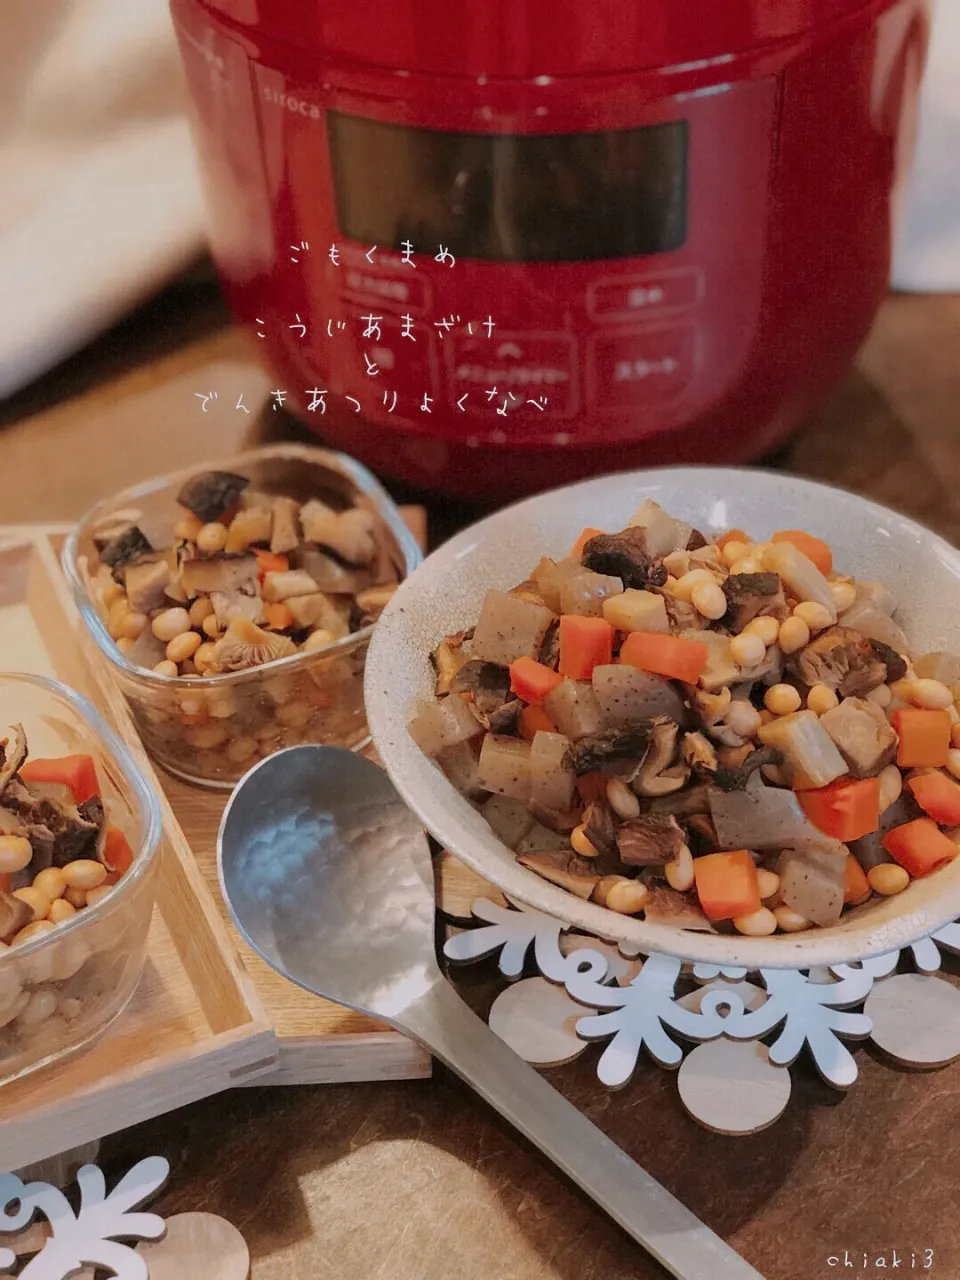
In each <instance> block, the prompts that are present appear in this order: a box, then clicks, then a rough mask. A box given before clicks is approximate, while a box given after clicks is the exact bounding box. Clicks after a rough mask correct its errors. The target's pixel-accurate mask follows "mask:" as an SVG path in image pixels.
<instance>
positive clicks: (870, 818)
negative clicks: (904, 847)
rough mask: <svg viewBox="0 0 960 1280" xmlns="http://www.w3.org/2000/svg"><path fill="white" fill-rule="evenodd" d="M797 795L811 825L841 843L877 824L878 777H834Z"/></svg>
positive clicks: (866, 833)
mask: <svg viewBox="0 0 960 1280" xmlns="http://www.w3.org/2000/svg"><path fill="white" fill-rule="evenodd" d="M958 791H960V788H958ZM797 799H798V800H799V801H800V807H801V809H802V810H803V811H804V813H805V814H806V815H807V817H808V818H809V819H810V821H811V822H812V823H813V824H814V826H816V827H819V828H820V830H821V831H823V832H825V833H826V835H828V836H833V838H834V839H835V840H842V841H843V842H844V843H845V844H846V843H847V841H849V840H859V839H860V837H861V836H865V835H868V834H869V833H870V832H871V831H876V830H877V828H878V827H879V826H880V780H879V778H860V779H858V778H838V779H837V780H836V782H830V783H828V784H827V786H825V787H817V788H816V789H815V790H812V791H798V792H797Z"/></svg>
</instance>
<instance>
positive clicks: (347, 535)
mask: <svg viewBox="0 0 960 1280" xmlns="http://www.w3.org/2000/svg"><path fill="white" fill-rule="evenodd" d="M178 501H179V503H180V507H181V509H182V516H181V519H180V520H179V521H178V522H176V523H175V524H174V525H173V527H172V528H171V529H170V530H169V532H168V534H167V537H166V538H165V539H163V540H162V541H161V542H160V545H154V543H153V542H152V541H151V540H150V538H148V536H147V535H146V534H145V533H144V531H143V530H142V529H141V528H140V527H139V526H138V525H137V524H136V523H134V522H132V521H131V520H130V519H126V520H124V519H122V518H116V517H115V518H112V519H111V520H110V522H109V523H108V525H107V526H106V527H105V528H103V529H100V530H98V531H97V533H96V534H95V540H96V543H97V549H98V552H99V557H100V565H99V569H98V573H97V576H96V578H95V582H94V585H95V588H96V590H97V595H98V598H99V600H100V602H101V605H102V606H103V608H104V610H105V611H107V625H108V629H109V631H110V635H111V637H112V638H113V640H114V642H115V643H116V645H117V647H118V648H119V649H120V651H121V652H122V653H123V654H124V655H125V656H126V657H127V658H128V659H129V660H130V661H131V662H133V663H135V664H136V665H137V666H140V667H144V668H146V669H147V670H152V671H155V672H156V673H157V674H158V675H164V676H195V675H200V676H213V675H220V674H223V673H225V672H229V671H242V670H245V669H247V668H251V667H257V666H262V665H264V664H266V663H268V662H275V661H276V660H277V659H279V658H286V657H289V656H290V655H291V654H294V653H297V652H299V651H314V650H320V649H327V648H329V647H330V646H331V645H333V644H336V643H337V641H338V640H342V639H343V638H344V637H345V636H347V635H349V634H350V633H351V632H353V631H358V630H360V629H361V628H363V627H365V626H367V625H368V624H369V623H371V622H373V621H375V620H376V618H377V617H378V616H379V614H380V612H381V611H382V609H383V607H384V605H385V604H386V603H387V601H388V600H389V599H390V596H391V595H392V594H393V592H394V591H395V590H396V587H397V569H396V565H395V563H394V560H393V558H392V555H391V552H390V548H389V545H388V542H387V539H386V536H385V531H384V529H383V527H382V522H381V520H380V518H379V517H378V516H377V515H376V514H375V513H374V512H373V511H371V510H367V509H364V508H361V507H351V508H348V509H347V510H345V511H335V510H334V509H333V508H331V507H329V506H327V505H326V503H324V502H321V501H320V500H319V499H318V498H312V499H310V500H309V501H308V502H304V503H302V504H301V503H299V502H297V501H296V500H295V499H293V498H291V497H287V496H283V495H280V496H277V495H272V494H266V493H261V492H258V491H257V490H254V489H251V488H250V482H249V481H248V480H247V479H246V478H245V477H243V476H239V475H234V474H232V473H231V472H228V471H205V472H202V473H201V474H199V475H197V476H195V477H194V478H193V479H191V480H190V481H188V483H187V484H185V485H184V486H183V488H182V490H181V491H180V494H179V496H178ZM154 536H156V535H154Z"/></svg>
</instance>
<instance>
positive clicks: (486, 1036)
mask: <svg viewBox="0 0 960 1280" xmlns="http://www.w3.org/2000/svg"><path fill="white" fill-rule="evenodd" d="M401 1030H404V1031H406V1032H407V1033H408V1034H410V1035H412V1036H413V1037H414V1038H415V1039H417V1040H419V1041H420V1042H421V1043H422V1044H423V1045H424V1046H425V1047H426V1048H427V1049H429V1050H430V1051H431V1052H432V1053H433V1054H434V1056H435V1057H437V1058H439V1059H440V1061H441V1062H443V1063H444V1064H445V1065H446V1066H448V1067H449V1068H450V1069H451V1070H452V1071H455V1072H456V1073H457V1075H459V1076H460V1077H462V1079H464V1080H465V1081H466V1082H467V1084H469V1085H470V1086H471V1088H473V1089H475V1090H476V1092H477V1093H478V1094H479V1095H480V1097H481V1098H483V1099H484V1101H485V1102H488V1103H489V1104H490V1106H492V1107H494V1108H495V1109H496V1110H497V1111H499V1112H500V1114H501V1115H502V1116H504V1117H505V1118H506V1119H507V1120H509V1121H510V1123H511V1124H512V1125H514V1126H515V1127H516V1128H517V1129H519V1130H520V1132H521V1133H522V1134H523V1135H524V1136H525V1137H526V1138H528V1139H529V1140H530V1141H531V1142H532V1143H534V1144H535V1145H536V1146H538V1147H539V1148H540V1150H541V1151H542V1152H543V1153H544V1154H545V1155H547V1156H549V1157H550V1159H551V1160H552V1161H553V1162H554V1164H556V1165H557V1167H558V1168H560V1169H562V1170H563V1172H564V1173H565V1174H567V1176H568V1177H569V1178H570V1179H571V1180H572V1181H573V1182H575V1183H577V1185H578V1186H579V1187H581V1188H582V1190H583V1191H585V1192H586V1193H587V1195H589V1196H590V1197H591V1198H592V1199H593V1200H595V1201H596V1202H597V1204H598V1205H600V1207H601V1208H602V1209H604V1210H605V1211H606V1212H607V1213H608V1214H609V1215H610V1217H611V1218H613V1220H614V1221H615V1222H617V1223H619V1225H620V1226H621V1227H623V1229H624V1230H625V1231H626V1232H628V1233H629V1234H630V1235H631V1236H632V1237H633V1238H634V1240H636V1241H637V1242H638V1243H639V1244H641V1245H643V1247H644V1249H646V1250H647V1252H648V1253H650V1254H652V1255H653V1257H654V1258H656V1259H657V1261H658V1262H660V1263H661V1264H662V1265H663V1266H664V1267H665V1268H666V1269H667V1271H669V1272H670V1274H671V1275H674V1276H678V1277H680V1280H717V1277H718V1276H723V1280H763V1277H762V1276H761V1275H760V1272H759V1271H755V1270H754V1269H753V1267H751V1266H749V1265H748V1264H747V1263H746V1262H745V1261H744V1260H743V1258H741V1257H740V1255H739V1254H737V1253H735V1252H734V1250H733V1249H731V1248H730V1246H729V1245H727V1244H725V1243H724V1242H723V1241H722V1240H721V1239H720V1237H719V1236H716V1235H714V1233H713V1232H712V1231H711V1230H710V1229H709V1228H708V1227H706V1226H705V1225H704V1224H703V1223H702V1222H701V1221H700V1220H699V1218H697V1217H696V1216H695V1215H694V1214H692V1213H691V1212H690V1210H689V1209H687V1208H686V1207H685V1206H684V1205H683V1204H681V1203H680V1201H679V1200H677V1199H676V1198H675V1197H674V1196H672V1195H671V1194H670V1192H669V1191H667V1190H666V1189H665V1188H664V1187H662V1186H661V1185H660V1184H659V1182H657V1181H656V1180H655V1179H654V1178H652V1177H651V1176H650V1174H648V1173H646V1172H645V1171H644V1170H643V1169H641V1168H640V1166H639V1165H638V1164H636V1163H635V1162H634V1161H633V1160H631V1159H630V1157H629V1156H628V1155H627V1154H626V1152H624V1151H622V1150H621V1149H620V1148H619V1147H618V1146H617V1145H616V1143H614V1142H611V1140H610V1139H609V1138H608V1137H607V1136H606V1135H605V1134H604V1133H602V1132H601V1131H600V1130H599V1129H598V1128H597V1127H596V1125H594V1124H593V1123H592V1122H591V1121H590V1120H588V1119H587V1118H586V1116H584V1115H583V1114H582V1113H581V1112H580V1111H578V1110H577V1109H576V1107H574V1106H572V1105H571V1103H569V1102H567V1100H566V1099H565V1098H564V1097H563V1095H562V1094H560V1093H558V1092H557V1090H556V1089H554V1088H553V1087H552V1086H551V1085H550V1084H548V1083H547V1081H546V1080H544V1079H543V1078H542V1077H541V1076H540V1075H538V1074H537V1072H536V1071H534V1069H533V1068H532V1067H530V1066H528V1065H527V1063H525V1062H524V1061H523V1060H522V1059H521V1058H519V1057H518V1056H517V1055H516V1054H515V1053H514V1052H513V1050H512V1049H510V1048H509V1047H508V1046H507V1045H506V1044H505V1043H504V1042H503V1041H502V1040H501V1039H500V1038H499V1037H498V1036H497V1035H495V1034H494V1032H492V1031H491V1030H490V1028H489V1027H488V1026H487V1025H486V1024H485V1023H484V1022H482V1021H481V1019H480V1018H478V1017H477V1016H476V1014H474V1013H473V1011H472V1010H471V1009H470V1008H469V1007H468V1006H467V1005H466V1004H464V1003H463V1001H462V1000H461V999H460V997H459V996H458V995H457V993H456V991H455V990H454V989H453V987H452V986H451V985H450V984H449V983H448V982H446V981H445V980H443V979H441V980H439V981H437V982H435V983H433V985H432V986H430V987H429V988H428V989H427V991H426V992H425V993H424V994H423V995H422V996H420V998H419V999H417V1000H416V1001H415V1002H414V1003H412V1004H410V1005H408V1006H407V1008H406V1009H405V1010H404V1011H403V1015H402V1025H401Z"/></svg>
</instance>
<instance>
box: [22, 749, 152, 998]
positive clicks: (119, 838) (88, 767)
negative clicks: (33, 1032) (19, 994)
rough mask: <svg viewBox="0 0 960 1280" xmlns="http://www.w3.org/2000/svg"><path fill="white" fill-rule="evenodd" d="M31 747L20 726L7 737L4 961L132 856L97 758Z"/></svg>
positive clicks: (91, 896)
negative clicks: (103, 788)
mask: <svg viewBox="0 0 960 1280" xmlns="http://www.w3.org/2000/svg"><path fill="white" fill-rule="evenodd" d="M27 751H28V748H27V739H26V735H25V734H24V731H23V726H22V725H15V726H14V728H13V739H12V742H11V740H10V739H8V738H7V739H4V740H3V741H2V742H0V761H2V763H0V959H2V956H3V953H5V952H6V951H7V949H8V948H10V947H16V946H18V945H19V944H20V943H23V942H31V941H32V940H33V939H34V938H40V937H44V936H46V935H47V934H50V933H53V932H54V931H55V929H56V928H57V927H58V925H61V924H64V923H65V922H66V921H67V920H72V919H73V917H74V916H75V915H76V914H77V912H78V911H83V910H85V909H86V908H87V907H92V906H94V905H95V904H96V903H97V902H99V901H100V900H101V899H102V898H105V897H106V896H107V894H108V893H110V891H111V889H112V888H113V886H114V885H115V884H116V883H117V882H118V881H119V880H120V879H121V878H122V876H123V875H124V873H125V872H126V871H127V870H129V868H130V865H131V863H132V861H133V853H132V851H131V849H130V845H129V844H128V842H127V838H126V836H125V835H124V834H123V832H122V831H121V830H120V829H119V827H115V826H112V825H111V823H110V821H109V817H108V815H107V814H106V812H105V810H104V805H103V800H102V799H101V796H100V784H99V781H98V779H97V770H96V765H95V764H94V761H93V759H92V757H91V756H88V755H73V756H62V757H60V758H58V759H54V760H39V759H34V760H29V759H28V758H27ZM0 1015H2V1010H0ZM12 1016H16V1015H12Z"/></svg>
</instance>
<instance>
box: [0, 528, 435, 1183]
mask: <svg viewBox="0 0 960 1280" xmlns="http://www.w3.org/2000/svg"><path fill="white" fill-rule="evenodd" d="M422 515H423V513H422V511H421V509H420V508H407V509H404V516H405V518H406V519H407V521H408V523H409V524H410V527H411V528H412V529H413V531H414V533H415V534H416V535H417V537H418V538H419V539H421V540H422V537H423V520H422ZM17 532H18V536H19V538H20V539H21V542H22V545H24V546H27V545H30V546H32V547H34V548H35V550H34V554H35V556H36V557H38V558H39V562H40V563H43V564H44V565H46V566H48V574H47V577H48V580H49V581H48V585H49V594H50V595H51V597H52V604H51V607H52V608H53V609H55V610H56V613H57V615H58V622H57V626H58V627H59V628H60V629H62V631H63V633H64V634H71V633H72V634H73V635H77V636H78V637H79V640H80V647H81V649H82V653H83V659H81V660H80V661H79V663H78V664H75V665H80V666H82V667H83V668H84V677H83V679H85V680H86V681H87V687H89V686H90V684H91V683H92V685H93V688H94V690H95V694H94V697H93V701H95V702H96V703H97V705H98V706H100V707H101V708H102V709H103V710H104V711H105V713H106V715H107V718H108V719H109V720H110V721H111V722H112V723H113V724H114V725H115V727H116V728H117V730H118V732H119V733H120V736H121V737H122V738H123V739H124V740H125V741H126V742H127V743H128V744H130V745H131V746H133V747H134V749H135V750H136V752H137V755H138V759H139V760H140V761H141V762H144V760H145V756H144V753H143V749H142V747H141V745H140V742H139V738H138V737H137V733H136V730H135V728H134V726H133V724H132V721H131V720H130V717H129V715H128V712H127V709H126V703H125V701H124V699H123V696H122V694H121V693H120V692H119V690H118V689H117V688H116V686H115V685H114V684H113V683H112V682H111V680H110V678H109V672H108V671H107V670H106V669H105V667H104V666H103V664H102V661H99V660H98V653H97V650H96V647H95V646H94V645H93V643H92V641H90V640H89V637H88V636H87V634H86V631H85V630H84V629H83V627H82V625H81V624H80V622H79V618H78V617H77V615H76V611H75V608H74V605H73V601H72V599H71V598H70V595H69V589H68V587H67V584H66V582H65V580H64V579H63V576H62V574H61V572H60V568H59V557H60V548H61V545H62V542H63V537H64V534H65V532H66V530H65V529H64V528H63V527H56V528H53V527H37V526H32V527H29V526H27V527H21V529H20V530H19V531H17ZM3 537H4V534H3V531H2V530H0V540H2V538H3ZM25 538H26V539H27V542H23V539H25ZM49 566H52V569H50V568H49ZM11 630H13V631H16V632H17V639H16V640H15V641H12V642H11V644H12V647H11V649H10V650H9V651H7V652H3V651H0V652H2V665H3V668H5V669H6V670H17V669H20V670H37V669H38V668H37V666H36V661H35V660H34V661H33V663H32V665H31V657H30V655H31V653H33V652H34V651H35V649H36V639H35V636H34V634H33V631H34V630H35V623H34V621H33V619H32V617H31V614H30V610H29V608H24V607H22V606H21V608H20V612H19V614H18V615H17V616H16V618H15V620H12V626H11ZM2 638H3V634H2V630H0V639H2ZM44 670H45V671H46V672H47V674H50V672H49V668H45V669H44ZM59 678H61V679H63V680H65V682H66V683H68V684H74V685H76V687H79V688H81V689H82V688H83V687H84V686H83V685H78V684H77V678H76V677H68V675H65V674H64V675H60V676H59ZM147 769H148V776H150V777H151V779H152V780H154V781H155V782H156V783H157V790H158V792H160V794H161V795H162V797H163V798H164V800H165V802H166V804H167V806H168V812H167V823H166V825H167V828H168V831H169V833H170V835H171V837H172V838H173V840H174V841H175V843H176V844H177V847H178V849H179V851H180V853H181V856H182V857H184V858H185V859H186V860H187V861H189V862H190V863H191V866H192V867H194V868H199V871H200V874H201V876H202V877H203V880H204V881H205V883H206V888H207V890H208V891H209V896H207V901H208V902H209V901H210V899H211V898H212V899H213V902H215V904H216V907H215V908H214V909H215V910H218V911H219V916H220V920H221V924H222V927H223V928H225V930H226V933H227V934H228V935H229V938H230V940H231V944H232V945H233V946H234V947H235V948H236V950H237V951H238V952H239V954H240V956H241V957H242V960H243V965H244V967H245V968H246V971H247V973H249V975H250V978H251V980H252V987H253V991H254V993H255V997H256V998H257V1000H258V1007H259V1008H260V1009H263V1010H265V1011H266V1017H267V1018H268V1020H269V1022H270V1024H271V1025H272V1027H273V1029H274V1030H275V1032H276V1037H277V1042H278V1051H279V1061H278V1063H277V1065H276V1067H275V1069H274V1072H273V1074H272V1075H271V1077H270V1079H269V1081H264V1080H263V1079H262V1078H258V1079H257V1081H256V1083H257V1084H263V1083H271V1084H321V1083H333V1082H348V1081H361V1080H391V1079H392V1080H405V1079H421V1078H423V1077H426V1076H429V1075H430V1069H431V1065H430V1056H429V1054H427V1053H426V1052H425V1051H424V1050H423V1049H421V1048H420V1047H419V1046H418V1045H416V1044H414V1043H413V1042H412V1041H410V1040H408V1039H406V1038H405V1037H404V1036H401V1035H399V1034H398V1033H397V1032H396V1031H393V1030H391V1029H390V1028H389V1027H386V1026H384V1025H383V1024H382V1023H378V1022H374V1021H373V1020H372V1019H370V1018H367V1017H364V1016H363V1015H362V1014H357V1013H353V1012H351V1011H350V1010H348V1009H343V1008H341V1007H340V1006H339V1005H335V1004H331V1003H330V1002H329V1001H326V1000H321V999H318V998H317V997H316V996H311V995H309V994H308V993H307V992H305V991H301V990H300V988H299V987H296V986H294V985H293V983H291V982H288V981H287V980H286V979H285V978H282V977H280V975H279V974H277V973H275V972H274V971H273V970H272V969H270V968H269V967H268V966H267V965H265V964H264V963H263V961H262V960H261V959H260V958H259V957H258V956H257V955H256V954H255V953H254V952H252V951H251V950H250V948H249V947H248V946H247V945H246V943H245V942H244V940H243V939H242V938H241V937H240V935H239V934H238V933H237V932H236V930H235V929H234V927H233V923H232V921H231V920H230V918H229V916H228V914H227V911H226V908H225V907H224V906H223V903H222V901H221V898H220V889H219V885H218V883H217V865H216V838H217V829H218V827H219V825H220V817H221V814H222V813H223V809H224V806H225V804H226V801H227V798H228V797H227V793H226V792H218V791H208V790H206V789H204V788H201V787H194V786H191V785H190V784H189V783H186V782H181V781H180V780H179V779H178V778H174V777H172V776H171V775H169V774H167V773H166V772H165V771H164V770H163V769H162V768H161V769H158V770H156V771H154V770H153V768H152V766H150V765H147ZM194 875H196V870H195V869H194ZM0 1163H2V1161H0Z"/></svg>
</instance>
